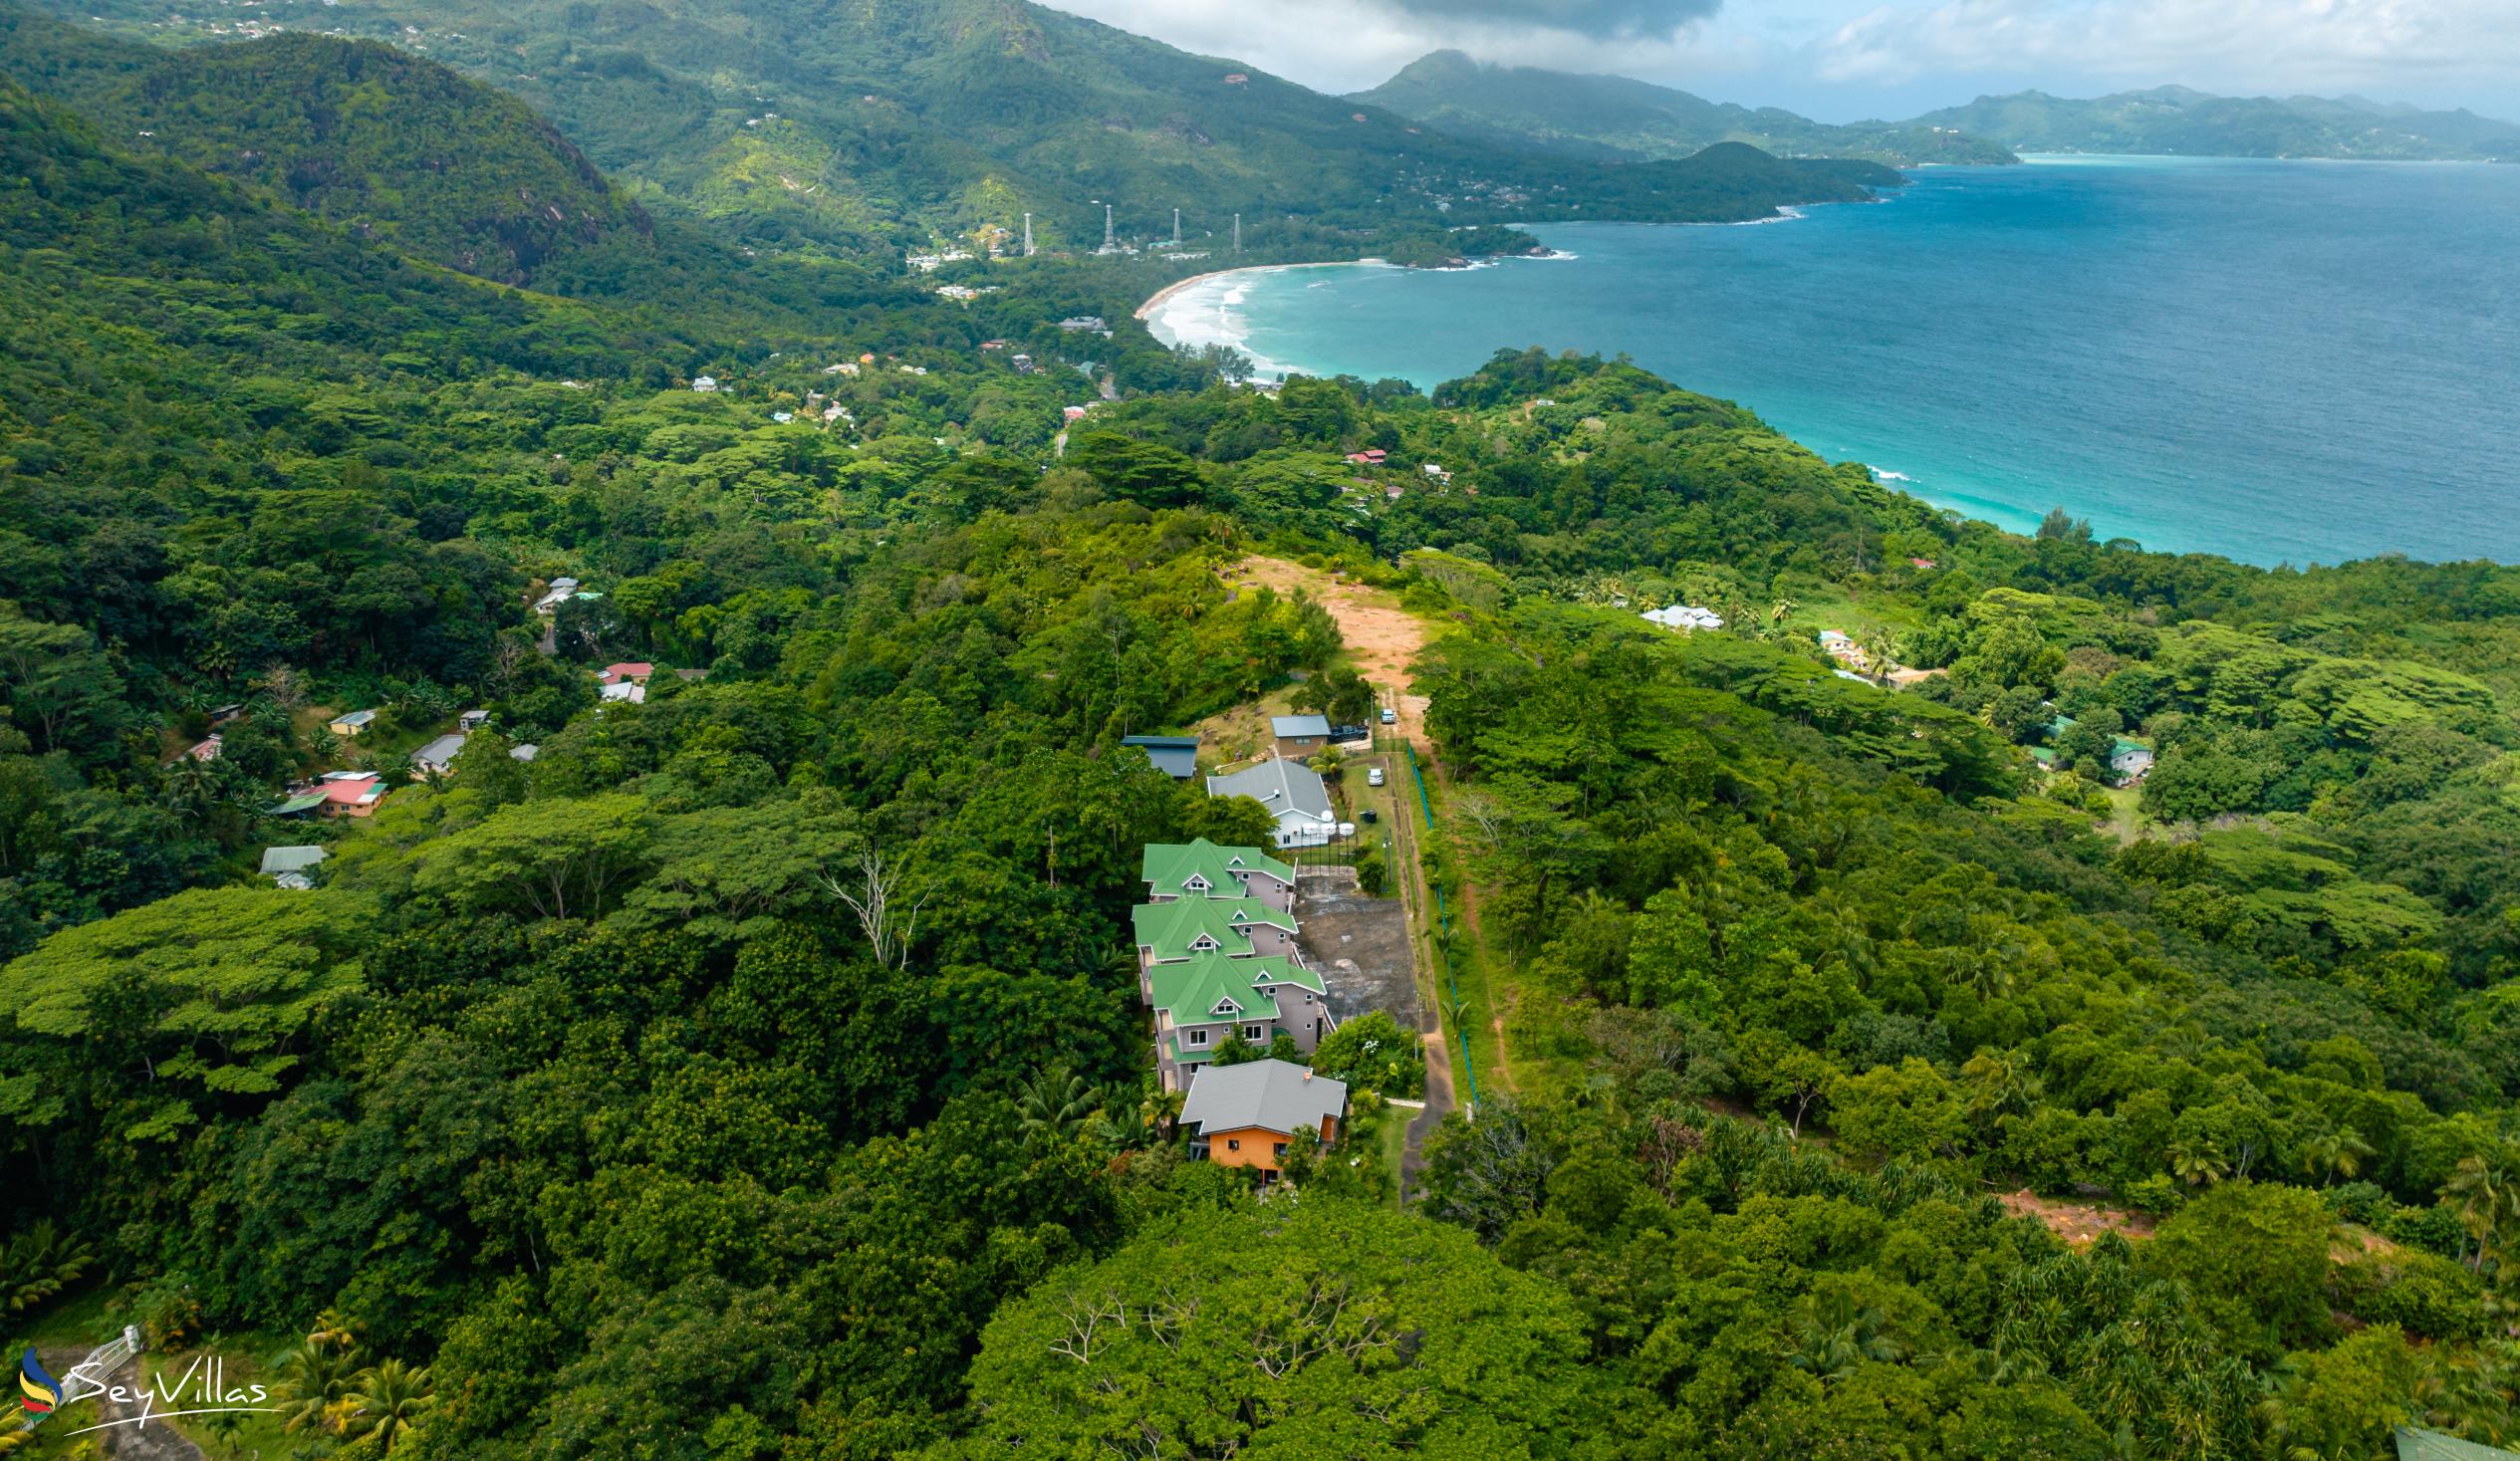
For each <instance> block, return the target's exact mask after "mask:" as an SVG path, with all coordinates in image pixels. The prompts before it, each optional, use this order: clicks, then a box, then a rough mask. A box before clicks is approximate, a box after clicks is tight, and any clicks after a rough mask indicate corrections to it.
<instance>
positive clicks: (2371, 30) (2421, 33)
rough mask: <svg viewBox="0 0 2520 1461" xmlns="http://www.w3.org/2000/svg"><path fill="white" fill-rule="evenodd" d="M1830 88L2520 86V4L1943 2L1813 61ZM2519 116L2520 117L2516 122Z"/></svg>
mask: <svg viewBox="0 0 2520 1461" xmlns="http://www.w3.org/2000/svg"><path fill="white" fill-rule="evenodd" d="M1814 70H1815V73H1816V75H1817V76H1818V78H1819V79H1820V80H1822V81H1824V82H1831V83H1851V84H1859V85H1883V84H1894V83H1899V82H1905V81H1910V80H1914V79H1917V78H1922V77H1934V76H1949V75H1953V74H1958V75H1962V76H2005V77H2013V78H2023V79H2029V80H2032V81H2034V82H2035V83H2036V84H2039V85H2042V86H2045V87H2046V88H2047V89H2049V90H2052V91H2053V90H2062V89H2069V88H2070V87H2071V86H2072V84H2073V83H2074V82H2076V81H2079V80H2083V79H2090V80H2096V81H2100V82H2104V83H2110V84H2117V85H2141V86H2151V85H2157V84H2159V83H2162V82H2172V81H2175V82H2182V83H2185V84H2187V85H2191V86H2197V87H2202V88H2205V89H2207V90H2222V91H2273V92H2286V93H2296V92H2318V91H2335V90H2340V89H2356V88H2363V89H2380V90H2384V91H2387V92H2390V93H2393V94H2394V93H2417V94H2426V93H2432V92H2436V91H2442V90H2449V91H2462V90H2469V89H2472V88H2474V87H2477V86H2479V85H2488V84H2491V83H2494V82H2495V81H2496V80H2497V79H2500V80H2501V81H2504V82H2509V81H2512V80H2514V79H2520V0H2084V3H2075V0H1946V3H1943V4H1939V5H1885V6H1882V7H1880V8H1878V9H1876V10H1873V11H1871V12H1870V13H1868V14H1865V15H1863V16H1860V17H1858V18H1856V19H1854V20H1852V21H1849V22H1848V23H1847V24H1845V25H1843V26H1841V27H1839V28H1838V29H1837V31H1836V32H1834V33H1833V34H1831V35H1830V36H1828V37H1827V38H1826V39H1825V40H1823V41H1822V42H1821V43H1820V44H1819V45H1818V46H1817V47H1816V48H1815V52H1814ZM2515 110H2520V109H2515Z"/></svg>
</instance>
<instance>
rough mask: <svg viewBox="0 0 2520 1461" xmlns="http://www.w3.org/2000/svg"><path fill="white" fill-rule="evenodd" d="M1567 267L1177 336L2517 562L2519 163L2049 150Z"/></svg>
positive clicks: (2130, 532)
mask: <svg viewBox="0 0 2520 1461" xmlns="http://www.w3.org/2000/svg"><path fill="white" fill-rule="evenodd" d="M1910 176H1911V177H1912V179H1913V182H1912V185H1911V186H1909V187H1907V188H1904V189H1902V190H1900V191H1898V192H1897V193H1895V194H1892V195H1890V196H1889V197H1888V198H1886V199H1885V200H1884V201H1881V202H1878V203H1871V204H1841V205H1837V206H1831V207H1817V208H1809V209H1804V210H1800V211H1798V212H1797V214H1796V215H1795V216H1793V217H1791V218H1784V219H1779V220H1775V221H1773V222H1769V223H1762V224H1756V225H1734V226H1729V227H1702V226H1678V225H1641V224H1548V225H1539V226H1535V227H1533V228H1532V229H1531V230H1530V231H1531V232H1533V233H1535V234H1537V235H1538V236H1539V237H1540V238H1542V239H1543V240H1545V241H1546V242H1547V243H1549V244H1550V245H1551V246H1552V247H1554V248H1556V249H1558V250H1560V251H1561V252H1562V253H1564V254H1566V255H1570V256H1571V257H1565V258H1559V259H1532V260H1523V259H1516V260H1508V261H1504V262H1500V263H1496V264H1493V265H1487V266H1482V267H1480V268H1476V269H1470V270H1455V271H1423V270H1403V269H1389V268H1381V267H1374V266H1365V265H1341V266H1334V267H1328V268H1303V269H1288V270H1275V271H1268V272H1255V271H1242V272H1238V273H1234V274H1229V275H1223V276H1219V277H1216V278H1212V279H1208V280H1203V281H1200V282H1198V283H1196V284H1193V285H1191V286H1190V287H1189V288H1187V289H1186V290H1184V291H1182V292H1181V293H1179V294H1177V295H1175V296H1174V297H1172V298H1171V299H1169V300H1167V301H1166V302H1165V303H1164V304H1163V305H1162V306H1161V307H1160V308H1159V309H1158V310H1156V311H1155V312H1154V313H1153V315H1152V316H1151V317H1150V319H1149V324H1150V325H1151V326H1152V327H1153V328H1154V329H1155V333H1156V334H1157V336H1158V337H1159V338H1162V339H1165V340H1167V341H1176V342H1177V341H1187V342H1190V343H1194V344H1201V343H1209V342H1223V343H1228V344H1232V345H1235V346H1238V347H1239V348H1241V349H1242V350H1244V351H1245V352H1246V353H1248V354H1250V355H1251V356H1252V357H1254V359H1255V360H1257V361H1258V362H1260V363H1261V364H1262V365H1263V366H1264V367H1265V368H1266V369H1268V370H1271V371H1283V370H1302V371H1304V372H1306V373H1311V374H1335V373H1343V372H1344V373H1349V374H1355V375H1361V376H1364V377H1366V378H1368V379H1374V378H1380V377H1384V376H1400V377H1403V378H1406V379H1408V380H1410V381H1413V382H1415V383H1416V384H1418V385H1420V386H1431V385H1434V384H1436V383H1438V382H1440V381H1443V380H1446V379H1450V378H1453V377H1455V376H1458V375H1462V374H1466V373H1468V372H1469V371H1470V370H1472V369H1475V368H1476V367H1477V366H1478V365H1479V364H1480V363H1481V362H1482V361H1484V360H1486V359H1487V357H1488V356H1490V355H1491V354H1493V353H1494V352H1495V351H1497V350H1499V349H1504V348H1514V349H1519V348H1521V347H1524V346H1531V345H1538V346H1543V347H1546V348H1547V349H1550V350H1552V351H1564V350H1575V351H1585V352H1593V353H1598V354H1602V355H1609V356H1615V355H1620V354H1623V353H1624V354H1625V355H1627V356H1628V357H1630V358H1631V359H1633V360H1634V361H1636V363H1637V364H1638V365H1643V366H1645V367H1646V368H1648V369H1651V370H1653V371H1655V372H1656V373H1658V374H1660V375H1663V376H1665V377H1666V378H1668V379H1670V380H1672V381H1674V382H1676V383H1678V384H1681V385H1684V386H1687V387H1688V388H1690V389H1693V390H1699V391H1703V392H1705V393H1707V394H1709V395H1716V396H1722V397H1725V398H1727V399H1731V400H1736V401H1739V402H1740V403H1742V404H1743V405H1746V406H1748V407H1749V408H1751V409H1752V410H1755V411H1756V412H1758V413H1759V415H1760V416H1762V417H1764V418H1765V419H1766V420H1767V421H1769V422H1770V423H1771V424H1773V425H1775V426H1776V427H1778V428H1779V429H1780V430H1783V431H1785V432H1786V433H1787V434H1789V435H1791V436H1793V437H1794V438H1795V439H1797V440H1799V441H1801V442H1803V443H1804V444H1805V445H1807V446H1809V447H1811V448H1812V449H1813V450H1815V451H1818V452H1820V453H1822V454H1823V455H1825V456H1827V457H1829V458H1830V459H1832V460H1850V459H1851V460H1857V461H1862V462H1864V463H1866V464H1867V465H1869V466H1871V467H1872V468H1873V469H1874V470H1875V471H1877V472H1879V473H1880V474H1882V476H1883V477H1884V478H1885V479H1886V480H1889V481H1890V482H1892V483H1894V484H1895V485H1897V486H1900V487H1902V488H1904V489H1905V490H1907V491H1910V492H1913V493H1916V494H1917V495H1918V496H1921V497H1923V498H1925V499H1927V500H1929V501H1931V502H1934V503H1936V504H1938V505H1941V506H1945V507H1951V508H1957V509H1959V510H1961V511H1963V512H1965V513H1967V514H1969V515H1971V516H1974V517H1981V518H1986V519H1989V520H1991V521H1993V522H1996V523H1999V524H2002V525H2004V526H2006V527H2009V528H2014V529H2024V530H2026V529H2028V528H2031V527H2034V526H2035V525H2036V524H2037V523H2038V521H2039V519H2040V517H2041V516H2042V515H2043V514H2044V513H2046V512H2047V511H2048V510H2049V509H2050V508H2054V507H2060V506H2061V507H2063V508H2065V509H2066V510H2067V511H2068V512H2070V513H2072V514H2073V515H2074V516H2076V517H2078V518H2087V519H2089V520H2090V521H2091V523H2092V525H2093V528H2094V530H2095V531H2096V532H2097V533H2098V534H2099V535H2100V536H2101V537H2103V538H2133V539H2135V540H2137V541H2139V542H2141V543H2142V544H2143V545H2144V546H2145V547H2147V548H2155V549H2166V550H2171V551H2178V552H2191V551H2201V552H2210V553H2221V554H2226V555H2229V556H2230V557H2232V558H2236V559H2240V560H2243V561H2246V562H2251V563H2260V564H2276V563H2287V562H2288V563H2293V564H2309V563H2337V562H2341V561H2344V560H2348V559H2355V558H2369V557H2373V556H2376V555H2380V554H2386V553H2401V554H2405V555H2407V556H2409V557H2413V558H2417V559H2427V560H2436V561H2437V560H2454V559H2475V558H2490V559H2494V560H2497V561H2500V562H2504V563H2514V562H2520V166H2510V165H2499V166H2497V165H2493V164H2485V163H2476V164H2464V163H2385V162H2309V161H2261V160H2242V159H2224V158H2214V159H2202V158H2161V157H2141V158H2138V157H2072V158H2064V157H2052V158H2038V159H2034V160H2032V161H2030V162H2028V163H2027V164H2025V165H2022V166H2016V167H1956V168H1922V169H1918V170H1917V171H1915V172H1914V173H1911V174H1910Z"/></svg>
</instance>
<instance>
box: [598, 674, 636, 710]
mask: <svg viewBox="0 0 2520 1461" xmlns="http://www.w3.org/2000/svg"><path fill="white" fill-rule="evenodd" d="M595 696H596V708H598V709H602V708H603V707H604V706H606V705H623V704H629V705H644V704H646V703H647V687H646V686H645V685H643V684H640V683H639V682H638V681H636V680H615V681H614V682H613V683H611V684H609V685H605V686H602V687H600V688H599V689H597V690H596V692H595Z"/></svg>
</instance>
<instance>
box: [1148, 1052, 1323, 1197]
mask: <svg viewBox="0 0 2520 1461" xmlns="http://www.w3.org/2000/svg"><path fill="white" fill-rule="evenodd" d="M1347 1113H1348V1087H1347V1083H1345V1082H1341V1081H1333V1080H1332V1079H1330V1078H1329V1077H1328V1076H1316V1075H1314V1074H1313V1073H1312V1072H1311V1071H1309V1070H1307V1069H1305V1068H1304V1067H1302V1066H1298V1065H1292V1064H1289V1063H1288V1062H1285V1061H1267V1060H1262V1061H1245V1062H1243V1063H1242V1064H1241V1065H1238V1066H1210V1067H1206V1068H1204V1069H1202V1070H1200V1071H1199V1072H1198V1073H1197V1074H1196V1075H1195V1076H1194V1077H1193V1078H1192V1079H1191V1082H1190V1096H1189V1099H1188V1100H1186V1101H1184V1102H1183V1103H1182V1105H1181V1124H1182V1125H1183V1126H1185V1127H1187V1128H1189V1130H1190V1132H1191V1136H1190V1155H1191V1156H1192V1157H1193V1158H1195V1159H1200V1160H1205V1161H1212V1162H1215V1163H1216V1164H1217V1165H1219V1166H1234V1167H1252V1168H1256V1169H1257V1170H1258V1171H1259V1173H1260V1175H1261V1178H1262V1179H1263V1180H1266V1179H1268V1178H1271V1177H1274V1176H1276V1175H1277V1174H1278V1170H1279V1168H1280V1165H1281V1164H1282V1163H1283V1161H1284V1159H1285V1156H1286V1144H1287V1138H1289V1137H1291V1136H1293V1135H1294V1134H1295V1133H1296V1132H1297V1131H1299V1130H1302V1129H1303V1128H1304V1127H1306V1126H1311V1127H1313V1128H1315V1129H1316V1130H1318V1131H1319V1132H1320V1133H1321V1139H1322V1142H1323V1144H1324V1145H1329V1144H1331V1143H1333V1142H1336V1141H1337V1140H1338V1139H1339V1126H1340V1123H1341V1121H1342V1120H1344V1119H1345V1118H1346V1116H1347Z"/></svg>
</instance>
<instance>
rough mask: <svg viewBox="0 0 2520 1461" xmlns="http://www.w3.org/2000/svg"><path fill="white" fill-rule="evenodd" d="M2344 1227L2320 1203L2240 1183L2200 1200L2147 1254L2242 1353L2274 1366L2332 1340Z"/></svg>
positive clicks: (2294, 1191) (2282, 1189) (2296, 1192)
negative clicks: (2332, 1260)
mask: <svg viewBox="0 0 2520 1461" xmlns="http://www.w3.org/2000/svg"><path fill="white" fill-rule="evenodd" d="M2335 1222H2336V1220H2335V1217H2334V1216H2333V1215H2332V1214H2331V1213H2330V1212H2329V1211H2328V1208H2327V1205H2326V1204H2325V1203H2323V1202H2321V1201H2320V1200H2319V1198H2318V1195H2317V1194H2315V1193H2312V1192H2307V1191H2304V1190H2303V1189H2301V1188H2299V1187H2286V1186H2281V1185H2278V1184H2274V1183H2268V1182H2251V1181H2247V1180H2244V1179H2235V1180H2232V1181H2228V1182H2222V1183H2219V1184H2217V1185H2214V1186H2211V1187H2208V1188H2206V1189H2205V1190H2204V1191H2203V1192H2201V1193H2199V1194H2198V1195H2197V1196H2195V1197H2194V1198H2192V1199H2190V1200H2189V1202H2188V1203H2187V1205H2186V1206H2184V1207H2182V1208H2180V1209H2179V1210H2178V1211H2177V1213H2175V1214H2173V1215H2172V1216H2171V1217H2170V1219H2169V1220H2168V1221H2167V1222H2164V1223H2163V1224H2161V1227H2160V1230H2159V1232H2157V1233H2156V1234H2155V1235H2154V1237H2153V1240H2152V1242H2151V1243H2150V1244H2148V1245H2147V1246H2146V1248H2145V1254H2146V1256H2147V1257H2148V1258H2150V1259H2151V1260H2153V1261H2154V1262H2155V1263H2157V1264H2158V1265H2159V1266H2160V1269H2161V1271H2162V1272H2164V1273H2166V1274H2168V1275H2170V1276H2171V1277H2174V1278H2178V1279H2182V1280H2184V1281H2185V1282H2186V1284H2187V1286H2188V1288H2189V1289H2190V1290H2191V1291H2192V1292H2193V1293H2194V1294H2195V1296H2196V1299H2197V1301H2198V1304H2199V1306H2200V1309H2201V1310H2202V1312H2203V1314H2204V1316H2205V1317H2206V1319H2207V1320H2208V1321H2209V1322H2211V1323H2212V1324H2213V1325H2214V1326H2215V1327H2216V1328H2217V1329H2219V1330H2221V1331H2222V1332H2223V1334H2224V1335H2226V1336H2228V1337H2229V1338H2230V1339H2232V1340H2233V1342H2234V1343H2235V1344H2236V1345H2237V1346H2238V1347H2240V1348H2242V1349H2245V1350H2248V1351H2250V1352H2253V1353H2256V1354H2260V1355H2266V1356H2271V1355H2272V1354H2273V1353H2275V1352H2278V1351H2279V1350H2280V1348H2282V1347H2298V1346H2300V1345H2302V1344H2307V1343H2312V1342H2316V1341H2317V1340H2318V1339H2321V1338H2322V1337H2324V1336H2325V1335H2326V1334H2327V1332H2328V1329H2329V1323H2328V1303H2327V1290H2328V1233H2329V1230H2330V1229H2331V1228H2332V1227H2334V1226H2335Z"/></svg>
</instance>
